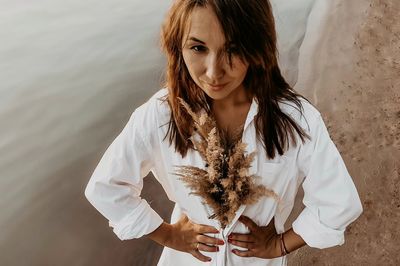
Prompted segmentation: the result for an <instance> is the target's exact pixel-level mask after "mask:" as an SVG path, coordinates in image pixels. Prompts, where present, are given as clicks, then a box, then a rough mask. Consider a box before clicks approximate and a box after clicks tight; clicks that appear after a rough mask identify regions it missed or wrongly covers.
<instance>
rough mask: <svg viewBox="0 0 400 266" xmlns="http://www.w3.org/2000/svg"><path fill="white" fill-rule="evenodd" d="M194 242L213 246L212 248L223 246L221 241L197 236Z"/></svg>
mask: <svg viewBox="0 0 400 266" xmlns="http://www.w3.org/2000/svg"><path fill="white" fill-rule="evenodd" d="M196 240H197V242H200V243H204V244H208V245H213V246H216V245H223V244H225V243H224V241H223V240H222V239H219V238H215V237H210V236H205V235H197V236H196Z"/></svg>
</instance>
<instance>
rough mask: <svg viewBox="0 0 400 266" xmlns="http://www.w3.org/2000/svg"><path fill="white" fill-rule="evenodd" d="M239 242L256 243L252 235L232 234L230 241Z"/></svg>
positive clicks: (229, 237)
mask: <svg viewBox="0 0 400 266" xmlns="http://www.w3.org/2000/svg"><path fill="white" fill-rule="evenodd" d="M229 239H232V240H237V241H243V242H255V240H256V239H255V237H254V236H253V235H252V234H238V233H232V234H230V235H229V236H228V240H229Z"/></svg>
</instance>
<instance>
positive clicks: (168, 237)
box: [149, 214, 224, 262]
mask: <svg viewBox="0 0 400 266" xmlns="http://www.w3.org/2000/svg"><path fill="white" fill-rule="evenodd" d="M157 231H159V232H157ZM207 233H208V234H218V233H219V232H218V230H217V229H216V228H214V227H212V226H209V225H200V224H195V223H193V222H192V221H190V220H189V218H188V217H187V216H186V215H184V214H183V215H182V216H181V218H180V219H179V220H178V222H176V223H175V224H170V225H169V224H167V223H164V224H163V225H162V226H160V227H159V228H157V229H156V230H155V231H154V232H152V233H150V234H149V237H150V238H151V239H153V240H155V241H156V242H158V243H160V244H162V245H164V246H166V247H169V248H172V249H175V250H179V251H183V252H187V253H190V254H192V255H193V256H194V257H196V258H197V259H199V260H201V261H203V262H207V261H211V258H209V257H207V256H204V255H203V254H202V253H200V251H206V252H217V251H218V250H219V248H218V245H223V244H224V241H223V240H222V239H218V238H214V237H210V236H207V235H205V234H207ZM155 235H159V236H160V235H162V237H157V238H158V240H157V238H156V237H154V236H155ZM160 239H162V240H161V241H160Z"/></svg>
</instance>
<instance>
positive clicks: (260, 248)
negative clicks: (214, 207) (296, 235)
mask: <svg viewBox="0 0 400 266" xmlns="http://www.w3.org/2000/svg"><path fill="white" fill-rule="evenodd" d="M239 221H240V222H242V223H243V224H244V225H246V226H247V227H248V228H249V230H250V233H248V234H238V233H232V234H230V235H229V236H228V242H229V243H231V244H232V245H235V246H238V247H242V248H247V249H248V250H246V251H242V250H238V249H233V250H232V252H233V253H234V254H236V255H238V256H240V257H258V258H264V259H272V258H277V257H280V256H281V248H280V239H279V235H278V234H277V233H276V230H275V225H274V218H272V220H271V222H270V223H269V224H268V225H267V226H258V225H257V224H256V223H255V222H253V220H251V219H250V218H249V217H247V216H243V215H242V216H240V218H239Z"/></svg>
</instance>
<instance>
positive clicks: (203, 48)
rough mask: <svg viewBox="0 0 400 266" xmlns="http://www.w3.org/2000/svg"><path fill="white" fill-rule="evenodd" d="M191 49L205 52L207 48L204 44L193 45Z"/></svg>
mask: <svg viewBox="0 0 400 266" xmlns="http://www.w3.org/2000/svg"><path fill="white" fill-rule="evenodd" d="M190 49H191V50H193V51H195V52H197V53H201V52H204V51H206V50H207V48H206V47H204V46H203V45H196V46H192V47H191V48H190Z"/></svg>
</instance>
